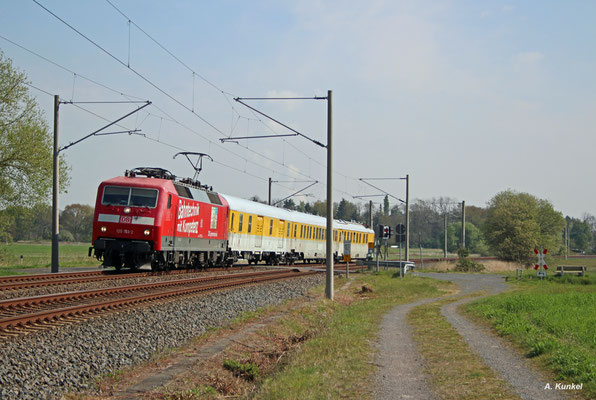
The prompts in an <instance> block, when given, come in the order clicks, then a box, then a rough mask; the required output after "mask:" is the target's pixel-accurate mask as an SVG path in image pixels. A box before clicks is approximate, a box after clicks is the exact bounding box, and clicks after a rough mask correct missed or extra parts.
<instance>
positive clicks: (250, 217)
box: [248, 215, 252, 233]
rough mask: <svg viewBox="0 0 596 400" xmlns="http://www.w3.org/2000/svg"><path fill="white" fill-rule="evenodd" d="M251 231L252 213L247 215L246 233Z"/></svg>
mask: <svg viewBox="0 0 596 400" xmlns="http://www.w3.org/2000/svg"><path fill="white" fill-rule="evenodd" d="M251 232H252V215H249V216H248V233H251Z"/></svg>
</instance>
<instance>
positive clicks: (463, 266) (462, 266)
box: [455, 258, 484, 272]
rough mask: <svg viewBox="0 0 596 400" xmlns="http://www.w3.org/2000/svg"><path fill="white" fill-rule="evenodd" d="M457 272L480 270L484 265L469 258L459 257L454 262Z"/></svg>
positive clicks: (482, 269)
mask: <svg viewBox="0 0 596 400" xmlns="http://www.w3.org/2000/svg"><path fill="white" fill-rule="evenodd" d="M455 270H456V271H457V272H480V271H484V265H482V264H479V263H477V262H474V261H472V260H470V259H469V258H460V259H459V261H458V262H457V264H455Z"/></svg>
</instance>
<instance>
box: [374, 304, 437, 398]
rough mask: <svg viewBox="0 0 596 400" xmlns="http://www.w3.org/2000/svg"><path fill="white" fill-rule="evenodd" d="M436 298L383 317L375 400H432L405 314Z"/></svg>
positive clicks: (401, 307) (422, 365) (421, 361)
mask: <svg viewBox="0 0 596 400" xmlns="http://www.w3.org/2000/svg"><path fill="white" fill-rule="evenodd" d="M435 300H438V299H437V298H431V299H424V300H420V301H417V302H415V303H410V304H403V305H400V306H397V307H395V308H394V309H393V310H391V311H390V312H389V313H388V314H387V315H385V317H384V318H383V322H382V324H381V328H380V335H379V341H378V343H377V348H378V350H379V353H378V355H377V358H376V359H375V364H376V365H377V366H378V367H379V369H378V371H377V375H376V378H375V386H374V388H375V390H374V393H373V398H374V399H380V400H393V399H415V400H434V399H436V398H437V397H436V396H435V394H434V393H433V392H432V391H431V389H430V385H429V383H428V376H427V375H426V373H425V372H424V362H423V360H422V357H421V356H420V354H419V353H418V350H417V349H416V345H415V343H414V341H413V340H412V332H411V328H410V326H409V325H408V324H407V322H406V315H407V314H408V313H409V312H410V310H411V309H412V308H414V307H416V306H419V305H422V304H426V303H431V302H433V301H435Z"/></svg>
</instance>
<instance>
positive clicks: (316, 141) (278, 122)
mask: <svg viewBox="0 0 596 400" xmlns="http://www.w3.org/2000/svg"><path fill="white" fill-rule="evenodd" d="M321 99H322V98H316V97H309V98H289V97H284V98H272V97H263V98H259V97H248V98H242V97H235V98H234V100H235V101H237V102H238V103H240V104H242V105H243V106H244V107H247V108H250V109H251V110H253V111H254V112H256V113H258V114H261V115H262V116H263V117H265V118H267V119H270V120H271V121H273V122H275V123H276V124H279V125H281V126H283V127H284V128H286V129H289V130H291V131H292V132H294V133H295V134H296V135H297V136H302V137H303V138H305V139H307V140H310V141H311V142H313V143H314V144H316V145H317V146H320V147H323V148H327V146H326V145H324V144H323V143H321V142H319V141H318V140H315V139H311V138H309V137H308V136H306V135H305V134H303V133H301V132H298V131H297V130H296V129H294V128H291V127H289V126H288V125H286V124H284V123H283V122H281V121H278V120H276V119H275V118H273V117H270V116H269V115H267V114H265V113H264V112H262V111H259V110H257V109H256V108H254V107H251V106H249V105H248V104H246V103H244V102H243V101H242V100H321ZM325 99H327V98H326V97H325ZM275 136H281V135H273V136H272V137H275ZM234 139H237V138H227V139H226V140H234ZM220 140H221V139H220ZM222 142H223V140H222Z"/></svg>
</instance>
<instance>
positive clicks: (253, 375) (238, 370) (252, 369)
mask: <svg viewBox="0 0 596 400" xmlns="http://www.w3.org/2000/svg"><path fill="white" fill-rule="evenodd" d="M223 366H224V368H225V369H227V370H229V371H232V373H233V374H234V376H236V377H242V378H244V379H246V380H247V381H254V380H255V379H257V378H258V377H259V367H258V366H256V365H255V364H253V363H250V362H247V363H241V362H240V361H237V360H224V362H223Z"/></svg>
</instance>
